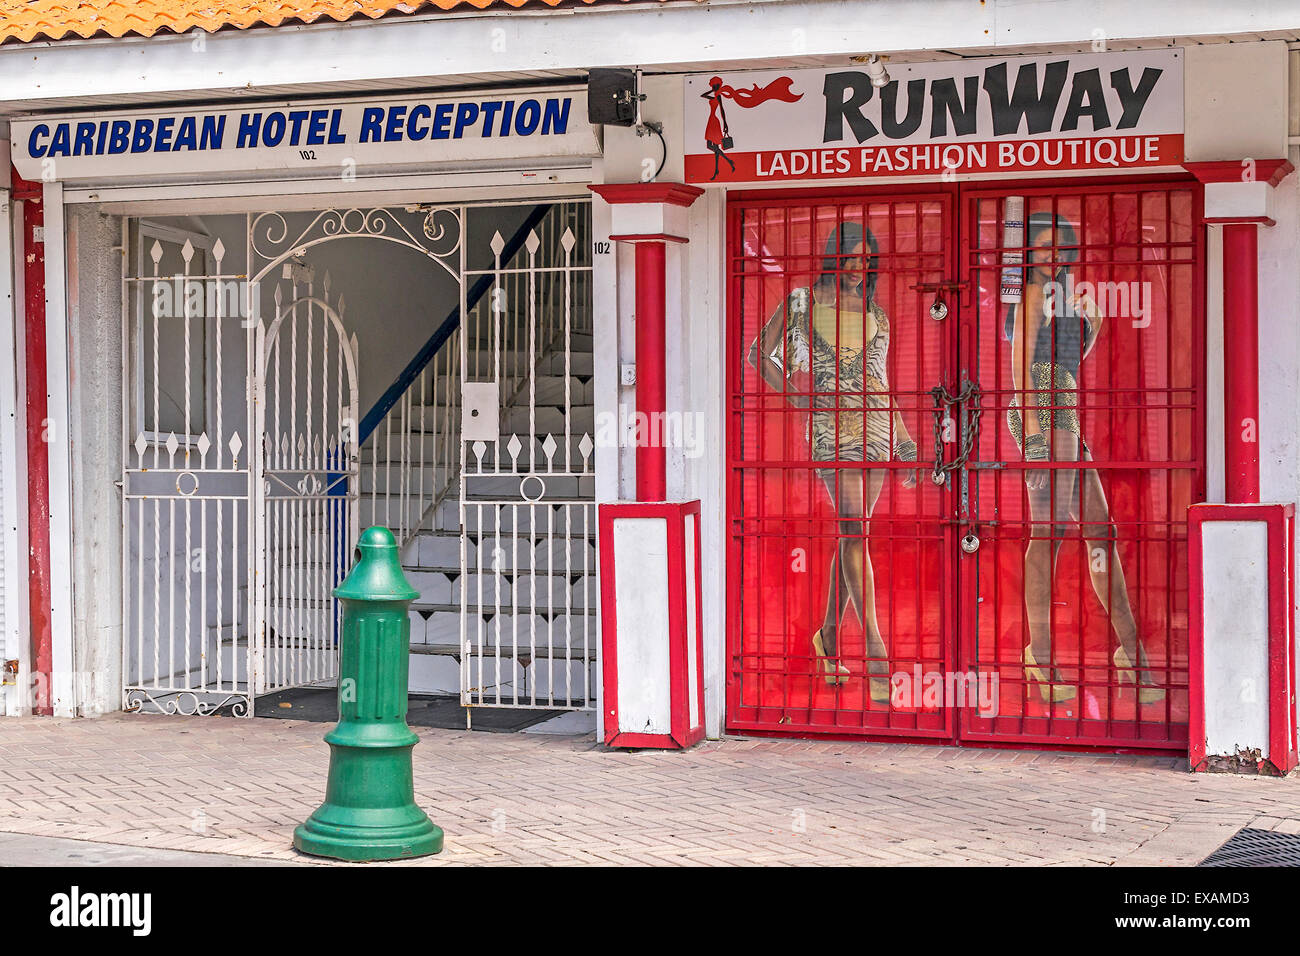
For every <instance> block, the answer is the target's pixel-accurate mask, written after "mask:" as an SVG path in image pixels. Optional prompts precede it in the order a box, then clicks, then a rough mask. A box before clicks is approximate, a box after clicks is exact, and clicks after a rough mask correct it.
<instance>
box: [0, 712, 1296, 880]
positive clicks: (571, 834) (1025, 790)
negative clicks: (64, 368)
mask: <svg viewBox="0 0 1300 956" xmlns="http://www.w3.org/2000/svg"><path fill="white" fill-rule="evenodd" d="M326 729H327V727H326V726H325V725H323V724H315V723H305V722H298V721H287V720H241V719H236V718H220V717H207V718H180V717H148V716H128V715H116V716H112V717H107V718H101V719H98V720H77V721H71V720H53V719H26V720H8V719H6V720H0V831H6V832H11V833H23V834H29V835H38V836H59V837H70V838H76V839H81V840H94V841H100V842H104V843H112V844H120V845H124V846H133V847H153V848H169V849H177V850H189V851H198V852H207V853H225V854H234V855H238V856H246V857H255V858H264V859H267V860H288V859H301V860H306V859H309V858H306V857H301V856H299V855H298V854H297V853H296V852H295V851H294V850H293V849H292V848H291V846H290V838H291V833H292V829H293V827H294V826H295V825H296V824H297V823H299V822H300V821H302V820H303V819H304V818H305V817H306V816H307V815H308V814H309V813H310V812H311V811H312V810H313V809H314V808H315V807H316V805H317V804H318V803H319V802H320V800H321V797H322V795H323V789H324V783H325V772H326V766H327V764H328V751H327V747H326V746H325V744H324V743H323V742H322V741H321V737H322V735H323V734H324V732H325V730H326ZM420 736H421V742H420V744H419V745H418V746H417V747H416V748H415V784H416V790H417V797H418V800H419V802H420V804H421V806H423V807H425V808H426V809H427V810H428V811H429V813H430V815H431V816H432V817H433V819H434V821H435V822H437V823H438V824H439V825H440V826H442V827H443V828H444V830H445V831H446V833H447V849H446V850H445V851H444V852H443V853H442V854H441V855H439V856H438V857H434V858H431V859H428V860H424V861H411V862H410V863H408V864H403V865H434V866H437V865H445V864H448V863H497V864H499V863H522V864H570V865H572V864H581V863H598V864H599V863H647V864H690V865H698V864H846V863H852V864H944V865H951V864H1008V863H1027V864H1114V863H1121V864H1137V863H1155V864H1190V863H1195V862H1197V861H1198V860H1200V859H1201V858H1203V857H1204V856H1206V855H1207V854H1208V853H1210V852H1211V851H1212V850H1213V849H1214V848H1215V847H1217V846H1218V845H1219V844H1220V843H1222V842H1223V840H1225V839H1227V837H1228V836H1230V835H1231V834H1232V833H1233V832H1234V831H1235V830H1236V829H1237V828H1239V827H1242V826H1247V825H1249V826H1255V827H1264V828H1270V829H1278V830H1287V831H1290V832H1300V780H1297V779H1294V778H1293V779H1287V780H1276V779H1264V778H1253V777H1234V776H1220V775H1202V774H1197V775H1192V774H1188V773H1186V772H1184V769H1183V767H1184V762H1183V761H1182V760H1177V759H1172V758H1153V757H1110V756H1082V755H1060V754H1049V753H1034V752H1025V751H992V750H959V749H951V748H942V747H920V746H904V745H893V744H891V745H881V744H861V743H842V742H811V741H796V740H727V741H716V742H706V743H705V744H703V745H701V746H699V747H697V748H695V749H694V750H691V751H688V752H686V753H665V752H653V751H642V752H636V753H623V752H611V751H607V750H604V749H602V748H600V747H598V746H597V745H596V744H595V743H594V742H593V740H592V739H591V737H590V736H588V737H580V738H575V737H542V736H536V735H528V734H486V733H475V734H470V733H466V732H460V731H442V730H424V731H422V732H421V734H420Z"/></svg>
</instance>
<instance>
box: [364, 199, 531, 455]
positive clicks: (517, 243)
mask: <svg viewBox="0 0 1300 956" xmlns="http://www.w3.org/2000/svg"><path fill="white" fill-rule="evenodd" d="M553 208H554V206H553V205H551V204H547V205H541V206H538V207H537V208H536V209H534V210H533V211H532V212H531V213H529V214H528V216H527V218H526V219H524V221H523V223H522V224H521V225H520V226H519V228H518V229H516V230H515V234H514V235H513V236H511V237H510V240H509V241H508V242H507V243H506V244H505V246H504V247H502V249H501V262H502V264H503V265H504V264H505V263H507V262H509V261H510V260H511V259H513V258H514V257H515V254H516V253H518V252H519V250H520V249H522V248H523V247H524V243H525V242H526V241H527V240H528V234H529V233H530V232H532V231H533V230H534V229H535V228H537V225H538V224H539V223H540V222H541V221H542V220H543V219H544V218H545V217H546V214H547V213H548V212H550V211H551V209H553ZM491 288H492V276H490V275H482V276H479V277H478V279H476V280H475V282H474V284H473V285H472V286H470V288H469V289H468V290H467V291H466V294H465V305H466V307H467V308H468V309H469V310H471V311H472V310H473V309H474V307H475V306H476V305H478V303H479V301H480V300H481V299H482V298H483V296H485V295H487V294H488V290H489V289H491ZM461 318H462V316H461V314H460V304H459V303H457V304H456V305H455V306H454V307H453V308H452V310H451V312H450V313H448V315H447V318H445V319H443V321H442V324H441V325H439V326H438V328H437V329H436V330H435V331H434V333H433V335H431V336H430V337H429V341H427V342H425V343H424V345H423V346H421V347H420V350H419V351H418V352H416V353H415V357H414V358H412V359H411V361H410V362H408V363H407V364H406V368H404V369H402V371H401V374H399V375H398V376H397V379H396V380H395V381H394V382H393V384H392V385H390V386H388V390H387V391H385V392H384V394H383V395H381V396H380V397H379V401H377V402H375V404H374V407H372V408H371V409H370V411H368V412H366V414H365V417H364V418H362V419H361V427H360V428H359V429H357V432H358V440H357V444H358V445H363V444H365V441H366V439H367V438H369V437H370V436H371V434H372V433H373V432H374V430H375V429H376V428H378V427H379V423H380V422H382V421H383V420H384V416H385V415H387V414H388V412H389V411H390V410H391V409H392V407H393V406H394V405H396V404H397V402H398V400H400V399H401V397H402V394H403V393H404V392H405V391H406V390H407V389H408V388H410V387H411V383H412V382H414V381H415V379H416V378H417V377H418V376H419V374H420V373H421V372H423V371H424V367H425V366H426V365H428V364H429V363H430V362H431V361H433V357H434V356H435V355H437V354H438V351H439V350H440V349H441V348H442V347H443V345H444V344H445V343H446V341H447V339H449V338H451V333H453V332H455V331H456V330H457V329H458V328H460V323H461Z"/></svg>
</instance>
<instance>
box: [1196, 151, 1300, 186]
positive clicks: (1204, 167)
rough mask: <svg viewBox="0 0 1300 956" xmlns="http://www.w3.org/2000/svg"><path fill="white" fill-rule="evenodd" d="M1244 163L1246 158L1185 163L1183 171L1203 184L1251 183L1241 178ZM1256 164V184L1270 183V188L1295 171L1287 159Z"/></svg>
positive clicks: (1265, 160)
mask: <svg viewBox="0 0 1300 956" xmlns="http://www.w3.org/2000/svg"><path fill="white" fill-rule="evenodd" d="M1243 162H1246V157H1243V158H1241V159H1223V160H1214V161H1212V162H1204V163H1183V169H1185V170H1187V171H1188V172H1189V173H1191V174H1192V175H1193V176H1195V177H1196V178H1197V179H1198V180H1199V181H1200V182H1202V183H1241V182H1249V180H1245V179H1242V178H1241V173H1242V170H1243V169H1244V168H1245V167H1243V166H1242V163H1243ZM1254 162H1255V182H1260V183H1268V184H1269V185H1270V186H1276V185H1277V184H1278V183H1280V182H1281V181H1282V180H1284V179H1286V178H1287V176H1289V175H1290V174H1291V171H1292V170H1293V169H1295V167H1294V166H1292V165H1291V162H1290V161H1289V160H1286V159H1257V160H1255V161H1254Z"/></svg>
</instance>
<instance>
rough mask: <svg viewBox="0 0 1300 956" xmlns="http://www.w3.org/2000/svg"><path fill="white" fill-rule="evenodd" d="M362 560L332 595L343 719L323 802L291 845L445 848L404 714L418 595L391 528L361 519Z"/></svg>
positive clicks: (424, 851)
mask: <svg viewBox="0 0 1300 956" xmlns="http://www.w3.org/2000/svg"><path fill="white" fill-rule="evenodd" d="M357 552H358V555H359V557H358V560H357V564H356V566H355V567H354V568H353V569H352V573H351V574H349V575H348V576H347V579H346V580H344V582H343V583H342V584H340V585H339V586H338V587H337V588H335V589H334V596H335V597H337V598H338V599H339V600H340V601H342V602H343V637H342V647H341V654H340V660H339V723H338V726H337V727H335V728H334V729H333V730H331V731H330V732H329V733H328V734H326V735H325V742H326V743H328V744H329V745H330V771H329V781H328V783H327V784H326V785H325V802H324V803H322V804H321V805H320V806H319V807H318V808H317V809H316V812H315V813H313V814H312V815H311V816H310V817H309V818H308V819H307V822H306V823H303V824H300V825H299V826H298V827H297V828H296V829H295V830H294V831H293V845H294V846H295V847H297V848H298V849H299V850H301V851H302V852H303V853H310V854H311V855H312V856H328V857H333V858H335V859H338V860H353V861H364V860H394V859H398V858H402V857H415V856H428V855H429V854H430V853H438V852H439V851H441V850H442V830H441V829H439V828H438V827H436V826H434V824H433V821H431V820H430V819H429V817H428V816H427V815H426V814H425V812H424V811H423V810H421V809H420V808H419V807H418V806H416V805H415V782H414V776H413V773H412V769H411V748H413V747H414V746H415V745H416V743H418V742H419V739H420V738H419V736H417V735H416V733H415V732H414V731H412V730H411V728H410V727H408V726H407V724H406V693H407V686H408V683H409V672H408V670H407V668H408V666H409V665H408V660H409V656H410V639H411V622H410V620H409V619H408V618H407V608H408V607H409V605H410V603H411V602H412V601H413V600H415V599H416V598H417V597H419V596H420V592H418V591H416V590H415V589H414V588H412V587H411V585H410V584H409V583H408V582H407V580H406V576H405V575H404V574H403V573H402V565H401V561H400V560H399V558H398V555H397V542H396V541H395V540H394V539H393V533H392V532H391V531H389V530H388V529H387V528H383V527H378V526H376V527H374V528H367V529H366V530H365V532H364V533H362V535H361V540H360V541H359V542H358V544H357Z"/></svg>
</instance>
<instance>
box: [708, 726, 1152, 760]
mask: <svg viewBox="0 0 1300 956" xmlns="http://www.w3.org/2000/svg"><path fill="white" fill-rule="evenodd" d="M727 736H728V737H730V738H735V739H741V740H743V739H745V738H749V737H753V738H757V739H766V738H780V739H787V740H844V741H851V742H853V743H860V744H866V743H875V744H896V745H903V746H906V745H909V744H915V745H916V746H918V747H948V746H952V745H951V744H949V743H946V742H944V741H942V740H920V739H918V740H899V739H898V738H897V737H889V736H884V735H882V734H871V733H866V734H852V733H841V732H838V731H832V732H830V733H825V734H823V733H815V734H814V733H808V732H807V731H798V730H783V729H781V728H778V727H775V726H772V727H763V728H760V729H756V730H746V731H744V732H743V733H738V734H728V735H727ZM959 746H961V747H968V748H970V749H972V750H1023V751H1046V752H1048V753H1066V754H1075V753H1077V754H1123V755H1125V756H1134V757H1175V756H1177V755H1176V754H1174V753H1171V752H1170V751H1169V750H1168V749H1167V748H1161V747H1133V746H1129V745H1128V744H1127V743H1124V744H1115V745H1112V744H1101V745H1095V744H1063V743H1060V742H1059V741H1058V742H1046V743H1037V742H1032V741H1031V742H1026V741H1023V740H963V741H962V742H961V743H960V744H959Z"/></svg>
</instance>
